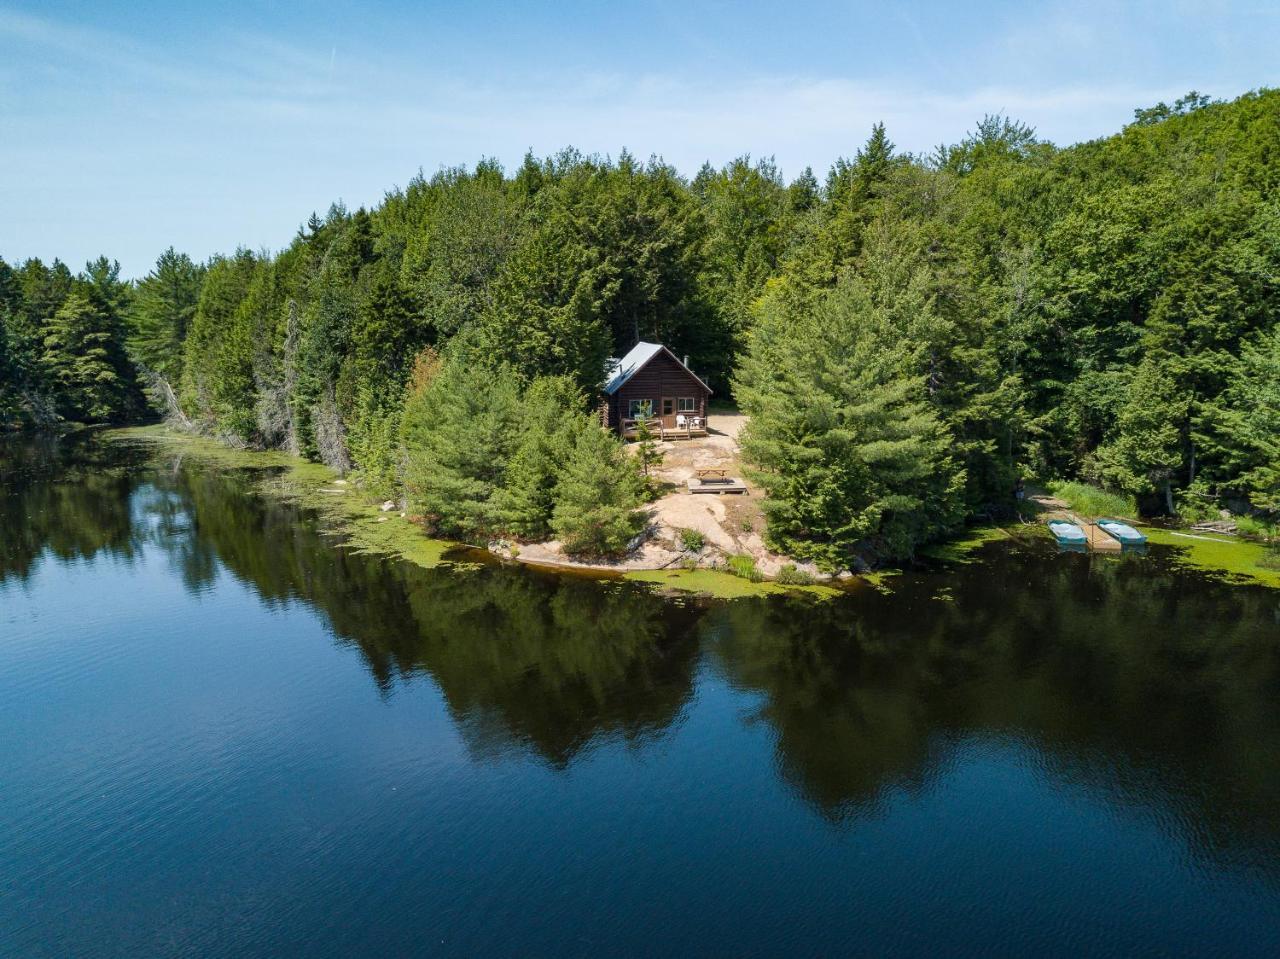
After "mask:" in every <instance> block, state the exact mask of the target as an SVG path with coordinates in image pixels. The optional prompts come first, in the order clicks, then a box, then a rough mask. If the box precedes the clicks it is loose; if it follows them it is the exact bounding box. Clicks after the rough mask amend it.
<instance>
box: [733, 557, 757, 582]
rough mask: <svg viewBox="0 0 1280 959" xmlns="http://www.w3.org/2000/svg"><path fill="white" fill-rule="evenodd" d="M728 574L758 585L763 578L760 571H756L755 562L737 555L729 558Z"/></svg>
mask: <svg viewBox="0 0 1280 959" xmlns="http://www.w3.org/2000/svg"><path fill="white" fill-rule="evenodd" d="M728 569H729V572H730V573H732V574H733V575H734V576H740V577H741V578H743V579H749V580H751V582H753V583H758V582H760V581H761V580H762V579H764V576H763V575H761V573H760V570H758V569H756V561H755V560H754V559H752V558H751V557H750V556H746V555H738V556H730V557H729V563H728Z"/></svg>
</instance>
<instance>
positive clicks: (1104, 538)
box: [1081, 523, 1124, 553]
mask: <svg viewBox="0 0 1280 959" xmlns="http://www.w3.org/2000/svg"><path fill="white" fill-rule="evenodd" d="M1081 529H1083V530H1084V537H1085V539H1086V540H1088V542H1089V549H1091V550H1093V551H1094V552H1095V553H1119V552H1120V551H1121V550H1123V549H1124V547H1123V546H1122V545H1121V544H1120V540H1118V539H1116V538H1115V537H1114V536H1112V535H1111V534H1110V533H1108V532H1107V531H1106V530H1104V529H1103V528H1102V527H1100V526H1099V525H1098V524H1097V523H1087V524H1085V525H1083V526H1081Z"/></svg>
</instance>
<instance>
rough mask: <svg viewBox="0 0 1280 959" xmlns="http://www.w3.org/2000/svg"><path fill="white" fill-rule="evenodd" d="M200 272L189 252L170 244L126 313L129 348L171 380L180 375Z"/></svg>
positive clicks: (173, 381)
mask: <svg viewBox="0 0 1280 959" xmlns="http://www.w3.org/2000/svg"><path fill="white" fill-rule="evenodd" d="M203 274H204V271H203V270H202V269H201V268H200V267H198V266H196V265H195V264H194V263H192V262H191V258H190V257H189V256H187V255H186V254H185V253H178V252H177V251H175V250H174V248H173V247H169V249H167V250H165V251H164V252H163V253H161V254H160V257H159V258H158V259H157V260H156V265H155V267H154V268H153V269H152V270H151V272H150V273H148V274H147V275H146V277H144V278H143V279H142V280H141V281H140V282H139V283H138V286H137V290H136V292H135V294H134V298H133V303H132V305H131V308H130V310H129V313H128V321H129V326H130V327H131V333H130V337H129V348H130V350H132V351H133V354H134V355H135V356H136V357H137V359H138V361H139V362H140V363H141V364H142V365H143V366H145V367H146V368H147V369H149V370H151V371H152V372H154V373H155V374H157V375H158V376H160V377H162V378H164V379H165V380H166V381H167V382H168V383H170V384H177V383H178V382H179V381H180V379H181V376H182V344H183V341H184V340H185V339H186V336H187V328H188V327H189V326H190V325H191V320H192V318H193V317H194V316H195V313H196V305H197V304H198V303H199V301H200V283H201V280H202V278H203Z"/></svg>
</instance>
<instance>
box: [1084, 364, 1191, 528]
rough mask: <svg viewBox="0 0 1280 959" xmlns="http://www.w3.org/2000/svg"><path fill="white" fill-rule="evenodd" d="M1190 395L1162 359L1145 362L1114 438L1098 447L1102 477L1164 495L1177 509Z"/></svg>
mask: <svg viewBox="0 0 1280 959" xmlns="http://www.w3.org/2000/svg"><path fill="white" fill-rule="evenodd" d="M1187 406H1188V399H1187V397H1186V395H1185V394H1184V393H1182V392H1181V391H1180V390H1179V389H1178V384H1177V381H1176V380H1175V379H1174V377H1173V376H1172V375H1171V374H1170V373H1169V371H1168V370H1167V369H1165V368H1164V367H1163V366H1162V365H1161V364H1160V363H1159V362H1158V361H1156V360H1155V359H1152V358H1148V359H1146V360H1144V361H1143V362H1142V363H1141V364H1140V365H1139V367H1138V369H1137V372H1136V373H1135V374H1134V376H1133V380H1132V381H1131V382H1130V384H1129V389H1128V395H1127V398H1126V401H1125V404H1124V406H1123V407H1121V409H1120V412H1119V416H1118V417H1117V420H1116V424H1115V431H1114V434H1113V435H1112V437H1111V438H1110V439H1109V440H1108V441H1107V442H1106V443H1104V444H1103V445H1102V446H1101V447H1099V448H1098V451H1097V454H1096V469H1097V472H1098V474H1099V475H1100V476H1101V478H1102V479H1103V480H1104V481H1106V482H1108V483H1110V484H1113V485H1115V486H1118V487H1119V488H1120V489H1123V490H1125V491H1126V492H1129V493H1133V494H1135V495H1137V496H1149V495H1151V494H1154V493H1160V494H1162V496H1163V499H1164V504H1165V509H1166V510H1167V511H1168V512H1169V513H1173V512H1174V500H1173V479H1174V477H1175V476H1176V475H1177V474H1178V473H1179V472H1180V470H1181V467H1182V463H1183V456H1184V441H1183V433H1182V429H1181V425H1182V424H1183V423H1184V422H1185V421H1186V419H1187V415H1188V414H1187Z"/></svg>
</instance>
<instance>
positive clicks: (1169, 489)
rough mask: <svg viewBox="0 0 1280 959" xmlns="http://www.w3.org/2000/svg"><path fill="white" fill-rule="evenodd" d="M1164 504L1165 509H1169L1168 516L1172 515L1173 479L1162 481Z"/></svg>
mask: <svg viewBox="0 0 1280 959" xmlns="http://www.w3.org/2000/svg"><path fill="white" fill-rule="evenodd" d="M1164 505H1165V509H1167V510H1168V511H1169V515H1170V516H1172V515H1174V513H1173V481H1172V480H1168V479H1166V480H1165V481H1164Z"/></svg>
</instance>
